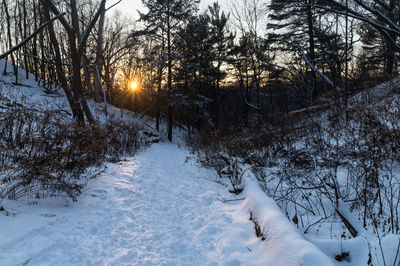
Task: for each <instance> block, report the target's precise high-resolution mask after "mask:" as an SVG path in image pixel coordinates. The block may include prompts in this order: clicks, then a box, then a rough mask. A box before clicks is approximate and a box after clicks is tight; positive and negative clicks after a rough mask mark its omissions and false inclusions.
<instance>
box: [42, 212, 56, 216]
mask: <svg viewBox="0 0 400 266" xmlns="http://www.w3.org/2000/svg"><path fill="white" fill-rule="evenodd" d="M40 215H41V216H43V217H55V216H56V215H55V214H53V213H42V214H40Z"/></svg>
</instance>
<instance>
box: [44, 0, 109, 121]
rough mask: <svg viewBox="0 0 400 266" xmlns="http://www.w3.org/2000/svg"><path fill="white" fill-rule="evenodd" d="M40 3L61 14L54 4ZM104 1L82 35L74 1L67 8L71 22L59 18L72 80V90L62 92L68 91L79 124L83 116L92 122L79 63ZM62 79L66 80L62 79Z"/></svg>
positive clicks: (53, 39)
mask: <svg viewBox="0 0 400 266" xmlns="http://www.w3.org/2000/svg"><path fill="white" fill-rule="evenodd" d="M41 1H42V3H43V5H46V8H48V9H49V10H51V11H52V12H53V13H54V14H55V15H60V14H61V11H60V10H59V9H58V8H57V6H56V5H55V4H54V2H53V1H52V0H41ZM105 1H106V0H101V2H100V6H99V8H98V9H97V11H96V13H95V14H94V16H93V17H92V19H91V20H90V21H89V22H88V24H87V25H85V27H84V30H83V31H82V33H81V31H80V18H79V16H78V9H77V2H76V0H70V1H69V8H70V10H71V22H69V21H68V20H67V19H66V18H64V17H61V18H60V22H61V24H62V26H63V27H64V30H65V31H66V32H67V35H68V49H69V55H70V57H71V64H72V80H71V88H72V89H70V88H67V87H64V91H68V93H66V94H67V97H70V99H69V102H70V105H71V109H72V112H73V114H74V116H75V117H76V120H77V122H78V123H79V124H84V121H85V118H84V114H85V115H86V119H87V120H88V122H89V123H93V122H94V119H93V117H92V114H91V112H90V109H89V107H88V105H87V102H86V99H85V95H84V93H83V86H82V76H81V63H82V56H83V52H84V50H85V47H86V41H87V39H88V37H89V34H90V32H91V31H92V29H93V27H94V26H95V25H96V22H97V20H98V18H99V17H100V15H101V14H102V13H103V12H104V9H105ZM53 37H54V38H52V42H53V46H58V44H57V43H56V42H57V40H56V39H55V36H53ZM57 60H58V61H59V62H60V61H61V58H58V59H57ZM58 71H61V69H58ZM64 79H67V78H66V77H64ZM63 85H64V86H66V83H64V84H63ZM70 92H73V94H72V95H71V93H70Z"/></svg>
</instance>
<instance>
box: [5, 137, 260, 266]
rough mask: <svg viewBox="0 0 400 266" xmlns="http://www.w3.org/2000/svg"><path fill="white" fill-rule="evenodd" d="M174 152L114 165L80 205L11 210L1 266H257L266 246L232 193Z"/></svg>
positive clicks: (151, 152) (166, 149)
mask: <svg viewBox="0 0 400 266" xmlns="http://www.w3.org/2000/svg"><path fill="white" fill-rule="evenodd" d="M186 156H187V152H186V151H184V150H181V149H179V148H178V147H177V146H176V145H174V144H165V143H160V144H154V145H153V146H152V147H150V148H149V149H148V150H146V151H144V152H142V153H140V154H139V155H137V156H136V157H135V158H132V159H131V160H128V161H124V162H121V163H118V164H109V165H108V169H107V170H106V172H105V173H103V174H102V175H100V176H99V177H97V178H96V179H94V180H91V181H90V183H89V185H88V186H87V187H86V189H85V191H84V193H83V195H82V196H81V197H80V199H79V201H78V202H77V203H73V204H72V205H71V206H70V207H64V206H63V205H64V203H63V201H62V200H48V201H45V202H43V203H41V204H39V205H35V206H21V205H22V203H21V202H12V201H9V202H6V204H5V206H6V207H8V208H9V209H11V210H12V211H15V212H17V213H18V214H17V215H16V216H15V217H7V216H4V215H3V214H0V265H240V264H241V263H243V264H244V265H249V264H253V265H257V264H262V257H263V256H262V255H261V254H260V253H261V252H263V251H265V249H264V248H265V247H264V248H263V247H262V244H261V243H262V242H261V241H260V240H259V239H258V238H256V237H255V233H254V225H252V223H251V222H250V221H249V220H248V216H246V215H245V214H244V213H242V212H240V210H238V207H237V204H236V203H232V204H231V205H227V204H224V203H222V202H221V201H219V200H218V193H220V194H222V195H225V196H227V197H228V196H229V195H227V194H226V193H227V192H226V190H227V189H226V188H225V187H223V186H221V185H219V184H217V183H215V182H212V181H210V180H207V178H211V177H212V174H211V173H210V172H208V171H207V170H205V169H202V168H199V167H197V166H195V165H194V163H193V162H190V161H189V162H186V161H187V160H186Z"/></svg>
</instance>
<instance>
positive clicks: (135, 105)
mask: <svg viewBox="0 0 400 266" xmlns="http://www.w3.org/2000/svg"><path fill="white" fill-rule="evenodd" d="M121 1H125V0H119V1H117V0H114V1H111V0H108V1H107V0H0V68H1V69H0V213H1V212H3V213H5V214H6V216H9V215H11V216H13V211H12V210H10V209H8V208H7V206H6V205H7V204H6V203H7V201H9V200H25V201H27V202H28V203H29V205H37V204H39V203H40V200H44V199H48V198H63V199H64V200H65V201H66V202H70V203H73V202H75V201H78V202H79V197H80V196H81V195H82V193H84V191H85V189H86V188H85V187H86V185H87V182H88V181H87V180H90V179H92V178H94V177H95V176H97V175H101V173H100V172H99V170H98V169H100V168H101V165H105V164H107V163H117V162H121V161H123V160H125V159H124V158H127V157H128V158H130V157H131V156H140V155H138V154H141V153H142V152H143V151H145V150H147V149H151V148H149V147H152V146H153V145H159V143H180V144H179V145H183V146H184V147H185V149H187V150H188V151H189V155H187V156H188V158H192V160H194V161H195V162H196V163H197V164H198V165H200V166H199V167H203V168H206V169H209V170H212V171H214V173H215V176H216V182H217V183H221V184H224V185H225V186H226V187H227V191H228V194H226V195H228V197H229V199H228V198H226V195H225V196H224V197H222V201H223V202H225V203H231V202H236V201H238V202H239V201H243V200H246V202H247V200H249V201H251V200H250V199H254V202H258V200H259V198H262V197H264V196H266V197H268V198H270V199H272V200H273V201H274V202H275V203H276V204H277V206H279V209H280V211H281V212H282V214H283V216H285V217H286V218H288V219H287V220H288V221H289V222H290V224H291V225H290V226H293V227H295V228H296V229H297V230H298V231H299V232H301V235H302V236H303V235H304V236H305V239H306V240H307V241H310V242H311V243H313V245H315V246H317V247H318V249H319V250H322V251H324V254H325V255H327V256H328V257H330V255H331V257H330V258H331V259H333V261H335V263H336V264H332V265H344V264H345V263H348V265H367V264H368V265H399V264H400V237H399V235H400V109H399V104H400V97H399V95H400V78H399V77H398V75H399V71H400V64H399V62H400V1H399V0H293V1H287V0H228V1H226V2H220V3H219V2H214V3H211V4H209V5H203V7H201V6H202V5H201V3H200V0H142V5H143V8H142V9H141V10H138V11H137V12H138V16H137V17H135V16H133V15H132V16H127V15H126V14H125V13H121V12H120V11H119V10H117V7H118V6H119V5H120V4H121ZM132 1H133V0H132ZM204 6H206V7H204ZM132 14H133V11H132ZM35 90H37V91H38V93H36V92H35V93H36V94H35V95H36V96H29V95H34V94H29V93H30V92H32V91H35ZM26 92H27V93H26ZM17 95H18V96H17ZM39 95H40V96H39ZM43 95H44V96H43ZM41 97H42V98H41ZM43 97H46V98H43ZM42 99H51V100H50V102H51V104H50V105H49V106H51V107H49V106H48V107H45V106H44V104H43V106H41V107H39V106H37V105H36V104H42V103H43V102H44V100H42ZM52 99H53V100H52ZM46 101H47V100H46ZM61 103H62V104H61ZM162 145H164V144H162ZM165 145H166V144H165ZM93 169H97V170H93ZM251 180H253V181H256V182H255V183H256V184H257V186H258V188H257V189H260V191H261V192H260V193H259V194H257V193H258V192H257V193H255V194H257V195H262V196H254V195H253V193H251V191H250V188H252V187H253V183H252V181H251ZM257 189H255V190H256V191H258V190H257ZM253 192H254V191H253ZM248 205H251V206H253V207H249V208H250V209H249V215H250V221H251V223H252V226H253V227H254V228H255V234H256V236H257V237H258V238H260V239H262V241H263V240H265V239H267V241H268V237H269V236H268V234H269V233H270V232H269V230H270V229H268V228H269V226H268V222H269V220H268V219H267V218H265V217H266V216H263V215H262V214H261V215H260V213H263V211H258V210H263V208H261V207H257V206H259V205H257V204H256V203H254V204H248ZM268 206H269V205H268ZM252 208H253V209H252ZM257 213H258V214H257ZM266 213H268V210H266ZM285 222H286V221H285ZM0 224H1V223H0ZM309 238H310V239H313V240H309ZM321 239H330V240H332V241H336V242H332V243H334V244H332V246H333V245H337V246H339V244H338V243H340V248H338V250H335V251H332V252H331V253H332V254H330V253H329V252H330V251H329V252H326V250H329V249H328V248H326V249H324V248H323V247H324V245H328V244H324V243H325V242H323V241H322V240H321ZM360 239H361V240H360ZM346 241H347V242H346ZM357 241H358V242H357ZM360 243H361V244H360ZM371 243H375V244H371ZM344 246H346V248H343V247H344ZM357 246H363V247H364V246H365V247H366V248H365V250H366V251H365V252H364V251H357V250H358V248H359V247H357ZM357 252H358V253H357ZM328 253H329V254H330V255H329V254H328ZM353 254H358V255H353ZM360 254H361V255H360ZM325 255H324V256H325ZM248 263H249V262H248ZM314 263H315V261H314ZM337 263H339V264H337ZM352 263H353V264H352ZM357 263H359V264H357ZM0 264H1V260H0ZM38 264H40V263H38ZM89 264H90V263H89ZM117 264H118V263H117ZM122 264H123V263H122ZM139 264H140V263H139ZM155 264H159V263H155ZM178 264H179V263H178ZM183 264H184V263H183ZM206 264H207V263H206ZM224 265H225V264H224ZM232 265H236V264H232ZM243 265H247V263H246V262H244V264H243ZM250 265H253V264H252V263H250ZM255 265H258V264H256V263H255ZM267 265H275V264H274V263H272V262H270V264H267ZM276 265H278V264H276ZM280 265H294V264H289V263H288V264H285V263H282V264H280ZM299 265H301V264H299ZM304 265H316V264H313V263H310V262H309V263H308V264H307V263H305V264H304ZM321 265H322V264H321ZM346 265H347V264H346Z"/></svg>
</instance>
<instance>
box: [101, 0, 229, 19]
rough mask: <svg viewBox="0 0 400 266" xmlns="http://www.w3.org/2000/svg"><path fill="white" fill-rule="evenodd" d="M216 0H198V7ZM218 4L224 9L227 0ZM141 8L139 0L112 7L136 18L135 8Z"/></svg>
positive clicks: (124, 1) (205, 5)
mask: <svg viewBox="0 0 400 266" xmlns="http://www.w3.org/2000/svg"><path fill="white" fill-rule="evenodd" d="M216 1H217V0H201V2H200V9H205V8H206V7H207V6H208V5H211V4H212V3H213V2H216ZM108 2H109V4H108V6H110V5H112V4H113V3H115V2H117V1H116V0H112V1H108ZM219 2H220V5H221V7H222V9H226V8H225V5H224V3H227V0H222V1H221V0H220V1H219ZM138 9H139V10H143V11H144V7H143V4H142V1H141V0H122V2H121V3H119V4H118V5H117V6H115V7H114V8H113V10H119V11H120V12H121V13H122V14H124V15H132V16H134V17H135V18H138V13H137V11H136V10H138Z"/></svg>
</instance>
